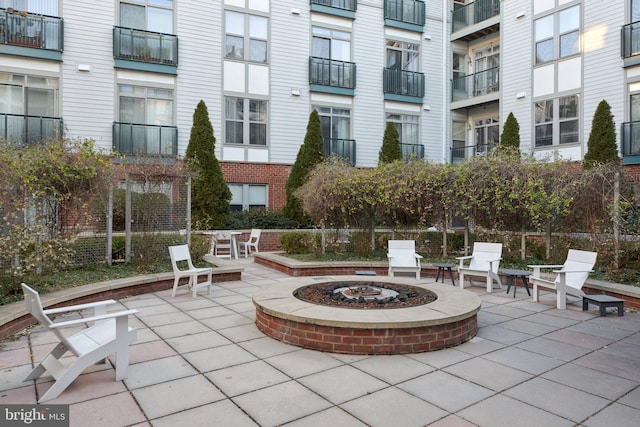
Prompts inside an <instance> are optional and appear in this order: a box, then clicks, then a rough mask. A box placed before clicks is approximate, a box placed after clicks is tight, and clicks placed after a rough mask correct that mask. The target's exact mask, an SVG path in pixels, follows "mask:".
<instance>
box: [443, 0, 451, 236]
mask: <svg viewBox="0 0 640 427" xmlns="http://www.w3.org/2000/svg"><path fill="white" fill-rule="evenodd" d="M448 6H449V2H446V4H445V6H444V7H443V8H442V160H443V163H445V164H446V163H448V160H449V159H448V158H449V156H448V154H450V150H449V141H447V129H448V128H449V124H450V122H451V120H448V119H447V117H448V114H447V108H448V107H447V93H448V87H449V85H448V84H447V82H448V80H449V77H448V76H449V69H448V66H447V64H448V62H449V61H447V53H448V52H449V49H447V18H448V16H449V10H448ZM445 229H446V224H445Z"/></svg>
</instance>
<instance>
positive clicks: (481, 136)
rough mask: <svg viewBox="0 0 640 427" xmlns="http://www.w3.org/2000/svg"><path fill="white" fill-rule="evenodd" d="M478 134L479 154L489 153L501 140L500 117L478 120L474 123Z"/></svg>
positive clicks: (477, 147)
mask: <svg viewBox="0 0 640 427" xmlns="http://www.w3.org/2000/svg"><path fill="white" fill-rule="evenodd" d="M474 128H475V134H476V150H477V153H479V154H485V153H488V152H489V150H491V149H492V148H494V147H496V146H497V145H498V144H499V142H500V131H499V123H498V119H497V118H495V117H492V118H489V119H483V120H476V121H475V123H474Z"/></svg>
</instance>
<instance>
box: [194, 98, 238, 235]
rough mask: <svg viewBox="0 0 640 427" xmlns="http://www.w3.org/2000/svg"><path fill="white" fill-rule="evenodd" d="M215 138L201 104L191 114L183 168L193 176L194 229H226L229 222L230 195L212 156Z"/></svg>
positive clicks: (205, 110)
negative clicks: (189, 135) (190, 125)
mask: <svg viewBox="0 0 640 427" xmlns="http://www.w3.org/2000/svg"><path fill="white" fill-rule="evenodd" d="M215 147H216V138H215V136H214V135H213V126H211V121H210V120H209V112H208V111H207V106H206V105H205V103H204V101H202V100H200V102H199V103H198V106H197V107H196V110H195V112H194V113H193V127H192V128H191V137H190V138H189V145H188V146H187V152H186V154H185V164H186V166H187V168H188V170H189V171H190V172H191V173H192V175H193V179H192V182H191V194H192V197H191V216H192V218H193V224H194V227H195V228H199V229H210V228H222V227H225V225H226V223H227V220H228V218H229V212H230V206H229V201H230V200H231V191H230V190H229V187H228V186H227V183H226V182H225V180H224V176H223V174H222V169H221V168H220V164H219V163H218V159H216V154H215Z"/></svg>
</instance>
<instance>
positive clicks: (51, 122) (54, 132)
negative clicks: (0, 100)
mask: <svg viewBox="0 0 640 427" xmlns="http://www.w3.org/2000/svg"><path fill="white" fill-rule="evenodd" d="M62 132H63V127H62V119H61V118H59V117H42V116H25V115H19V114H0V139H5V140H6V141H8V142H9V143H11V144H17V145H23V144H37V143H42V142H47V141H49V140H52V139H56V138H60V137H61V136H62Z"/></svg>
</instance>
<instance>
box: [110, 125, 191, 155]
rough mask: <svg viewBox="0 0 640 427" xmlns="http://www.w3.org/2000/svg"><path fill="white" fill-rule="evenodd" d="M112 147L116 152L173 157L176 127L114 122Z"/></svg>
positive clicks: (176, 136) (176, 149)
mask: <svg viewBox="0 0 640 427" xmlns="http://www.w3.org/2000/svg"><path fill="white" fill-rule="evenodd" d="M113 149H114V151H116V152H117V153H120V154H128V155H134V156H159V157H175V156H176V155H177V152H178V128H177V127H175V126H157V125H143V124H133V123H119V122H115V123H114V124H113Z"/></svg>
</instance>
